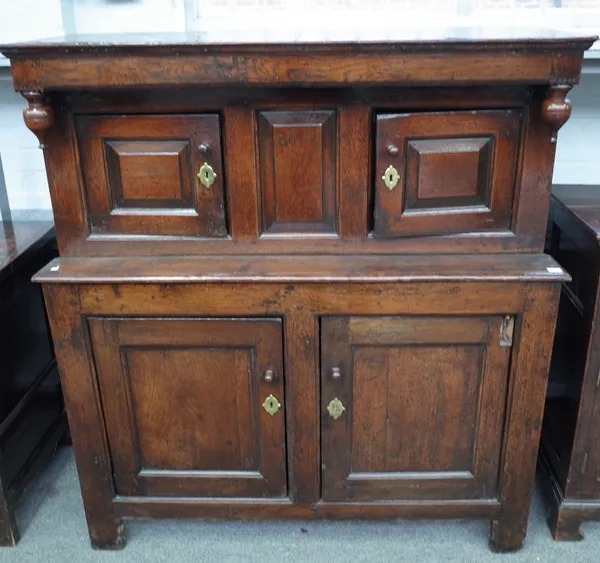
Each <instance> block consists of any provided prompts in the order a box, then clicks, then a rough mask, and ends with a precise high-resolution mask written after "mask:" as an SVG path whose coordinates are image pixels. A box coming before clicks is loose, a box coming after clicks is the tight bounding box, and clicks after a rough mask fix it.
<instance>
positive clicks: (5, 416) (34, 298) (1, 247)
mask: <svg viewBox="0 0 600 563" xmlns="http://www.w3.org/2000/svg"><path fill="white" fill-rule="evenodd" d="M56 255H57V250H56V239H55V237H54V230H53V227H52V223H48V222H39V223H36V222H29V221H24V222H21V221H16V222H0V334H1V335H2V336H1V338H0V360H1V362H2V370H1V372H0V545H2V546H12V545H15V544H16V543H17V542H18V541H19V531H18V528H17V524H16V521H15V518H14V510H15V507H16V505H17V503H18V502H19V499H20V497H21V496H22V495H23V492H24V491H25V489H26V487H27V486H28V485H29V483H30V482H31V481H32V479H34V478H35V476H36V475H37V474H38V473H39V472H40V470H41V469H43V467H44V466H45V464H46V463H47V462H48V460H49V459H50V458H51V457H52V455H53V453H54V451H55V449H56V447H57V445H58V443H59V441H60V440H61V439H62V437H63V436H64V434H65V433H66V430H67V427H66V417H65V413H64V406H63V401H62V395H61V391H60V384H59V377H58V370H57V367H56V361H55V359H54V352H53V349H52V343H51V340H50V335H49V331H48V326H47V322H46V315H45V310H44V303H43V299H42V294H41V291H40V288H39V287H38V286H36V285H34V284H32V283H31V282H30V279H31V276H32V274H33V273H34V272H36V270H38V269H39V268H40V267H41V266H42V265H44V264H45V263H46V262H47V261H48V260H50V259H52V258H54V257H55V256H56Z"/></svg>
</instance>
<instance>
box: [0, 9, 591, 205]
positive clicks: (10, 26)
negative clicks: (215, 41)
mask: <svg viewBox="0 0 600 563" xmlns="http://www.w3.org/2000/svg"><path fill="white" fill-rule="evenodd" d="M301 3H305V4H307V5H309V4H310V5H311V7H312V8H313V9H317V8H318V9H319V10H320V12H319V13H321V11H322V10H326V11H331V12H332V13H333V12H335V13H337V14H341V13H346V12H348V10H351V11H354V12H358V11H360V10H364V9H365V5H368V6H371V5H373V6H375V5H376V6H377V7H379V8H381V7H382V6H383V7H385V8H386V10H387V9H391V10H401V11H402V10H409V9H412V10H413V12H411V14H413V16H414V17H415V18H418V14H419V13H422V14H425V15H426V16H427V25H428V26H430V25H435V23H436V22H435V19H434V20H433V23H432V17H433V16H432V14H435V13H438V14H442V13H443V14H442V15H443V18H441V21H440V22H438V23H439V24H440V25H448V21H450V23H453V24H455V25H458V24H460V22H461V21H462V20H460V18H464V17H467V21H469V22H470V21H472V20H473V21H474V22H475V23H476V24H480V25H485V24H488V23H489V22H487V21H486V18H488V19H489V18H494V19H497V18H499V17H501V16H502V17H506V18H509V19H512V21H515V18H514V14H515V13H518V14H521V15H525V16H527V14H529V16H527V17H529V19H531V16H532V15H533V12H531V11H523V10H524V9H529V10H538V11H537V12H535V14H540V17H539V18H538V20H539V19H540V18H541V17H546V18H557V17H559V18H561V19H563V20H564V21H567V20H568V18H569V17H576V16H577V17H579V19H581V14H582V13H583V12H581V10H588V12H586V17H587V14H589V17H588V18H587V19H588V20H589V21H590V22H592V23H593V24H594V26H596V25H597V26H598V29H597V30H596V31H597V32H598V31H600V24H598V20H597V19H594V18H598V17H600V16H599V15H598V14H600V0H578V2H577V3H576V4H577V6H579V7H578V8H577V9H578V10H580V12H577V11H573V10H570V9H569V5H570V4H574V5H575V3H574V2H573V0H552V1H550V0H526V1H524V0H419V1H418V2H417V1H416V0H0V42H11V41H22V40H29V39H34V38H39V37H49V36H57V35H63V34H65V33H72V32H74V31H76V32H77V33H94V32H98V31H100V30H110V31H111V32H124V31H131V30H135V31H138V32H144V31H183V30H188V31H196V32H206V31H207V30H209V29H212V30H214V29H215V28H219V29H222V28H223V26H234V27H235V26H236V25H238V24H239V25H240V26H244V27H246V26H248V25H249V21H250V20H253V19H255V20H256V21H260V20H261V18H264V14H265V11H268V12H269V13H272V12H273V10H275V11H282V12H285V11H286V10H289V9H290V6H292V5H299V4H301ZM373 3H374V4H373ZM434 4H435V6H436V10H434V11H433V12H432V11H431V10H430V9H427V10H425V9H424V7H425V5H427V7H428V8H432V7H433V5H434ZM557 4H558V5H560V6H562V7H561V8H560V10H557V9H556V6H557ZM510 6H512V7H511V8H510V10H512V11H510V10H509V11H507V9H508V8H507V7H510ZM490 7H492V8H494V10H491V9H490ZM502 10H504V11H502ZM304 12H305V13H309V12H310V14H312V13H313V12H312V11H311V10H308V11H306V10H305V11H304ZM465 14H466V16H465ZM578 14H579V15H578ZM232 15H233V16H236V15H237V16H236V17H237V19H238V20H239V22H237V23H235V22H233V21H232V20H234V19H235V17H232ZM282 15H283V14H282ZM413 16H411V17H413ZM452 18H454V20H456V21H454V20H452ZM477 18H479V19H477ZM312 19H313V20H314V18H312ZM449 19H450V20H449ZM517 19H520V20H522V19H524V18H523V17H519V18H517ZM533 20H536V18H535V17H534V18H533ZM281 21H282V22H286V21H287V22H292V23H296V20H295V19H294V18H285V17H284V18H282V19H281ZM319 21H321V22H326V23H327V22H332V21H338V22H339V21H340V18H333V19H332V18H319ZM369 21H372V18H371V19H370V20H369ZM411 21H412V20H411ZM536 21H537V20H536ZM545 21H546V20H543V21H542V23H544V22H545ZM548 21H549V22H550V23H552V21H553V20H552V19H550V20H548ZM586 21H587V20H586ZM25 23H26V25H24V24H25ZM327 25H329V24H327ZM565 25H568V24H565ZM227 29H229V27H228V28H227ZM232 33H235V30H234V28H232ZM594 54H595V55H596V56H598V55H600V51H596V52H595V53H594ZM7 63H8V61H6V60H1V59H0V155H1V157H2V163H3V167H4V175H5V178H6V185H7V190H8V197H9V202H10V206H11V209H13V210H25V209H50V197H49V193H48V184H47V180H46V172H45V167H44V160H43V155H42V151H41V150H39V149H38V146H37V140H36V138H35V136H34V135H33V134H32V133H30V132H29V131H28V130H27V129H26V127H25V124H24V123H23V119H22V111H23V108H24V106H25V100H23V98H21V96H19V95H17V94H16V93H14V91H13V89H12V82H11V79H10V70H9V68H8V67H7V66H6V65H7ZM3 64H4V65H5V66H2V65H3ZM570 99H571V101H572V102H573V115H572V117H571V119H570V120H569V121H568V122H567V124H566V125H565V126H564V127H563V128H562V129H561V131H560V134H559V137H558V148H557V159H556V165H555V170H554V181H555V182H556V183H563V184H598V185H600V58H590V59H586V63H585V65H584V75H583V76H582V80H581V84H580V86H579V87H577V88H575V89H574V90H573V91H572V93H571V95H570Z"/></svg>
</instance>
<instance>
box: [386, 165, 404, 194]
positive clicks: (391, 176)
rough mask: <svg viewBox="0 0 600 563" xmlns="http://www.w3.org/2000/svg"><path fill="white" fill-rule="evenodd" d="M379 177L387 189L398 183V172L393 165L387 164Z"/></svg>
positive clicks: (391, 188)
mask: <svg viewBox="0 0 600 563" xmlns="http://www.w3.org/2000/svg"><path fill="white" fill-rule="evenodd" d="M381 179H382V180H383V183H384V184H385V186H386V188H387V189H388V190H393V189H394V188H395V187H396V186H397V185H398V180H399V179H400V174H398V170H396V169H395V168H394V167H393V166H388V167H387V168H386V169H385V172H384V173H383V176H382V177H381Z"/></svg>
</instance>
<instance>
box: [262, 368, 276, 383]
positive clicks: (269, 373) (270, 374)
mask: <svg viewBox="0 0 600 563" xmlns="http://www.w3.org/2000/svg"><path fill="white" fill-rule="evenodd" d="M263 379H264V380H265V383H272V381H273V379H275V374H274V373H273V370H272V369H268V370H267V371H265V375H264V377H263Z"/></svg>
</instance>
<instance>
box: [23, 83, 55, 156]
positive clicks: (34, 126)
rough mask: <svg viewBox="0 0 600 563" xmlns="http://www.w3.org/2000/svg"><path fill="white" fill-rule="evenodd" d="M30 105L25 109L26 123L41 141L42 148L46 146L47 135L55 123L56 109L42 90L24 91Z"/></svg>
mask: <svg viewBox="0 0 600 563" xmlns="http://www.w3.org/2000/svg"><path fill="white" fill-rule="evenodd" d="M23 97H24V98H25V99H26V100H27V102H28V103H29V106H28V107H26V108H25V109H24V110H23V119H24V120H25V125H27V128H28V129H29V130H30V131H32V132H33V133H34V134H35V136H36V137H37V138H38V140H39V142H40V148H41V149H44V148H46V135H47V133H48V130H49V129H50V127H52V124H53V123H54V111H53V110H52V107H51V106H50V104H49V103H48V101H47V100H46V98H45V97H44V95H43V94H42V93H41V92H23Z"/></svg>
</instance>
